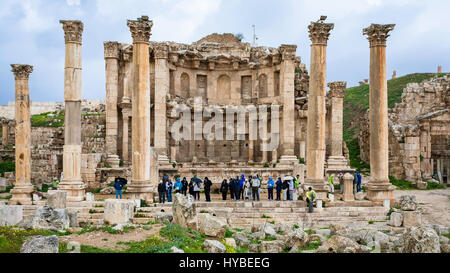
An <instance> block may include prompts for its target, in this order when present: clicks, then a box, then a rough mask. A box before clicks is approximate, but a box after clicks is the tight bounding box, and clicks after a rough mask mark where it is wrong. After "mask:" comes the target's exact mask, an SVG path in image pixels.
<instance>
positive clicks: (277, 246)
mask: <svg viewBox="0 0 450 273" xmlns="http://www.w3.org/2000/svg"><path fill="white" fill-rule="evenodd" d="M284 248H285V244H284V242H282V241H279V240H275V241H262V242H261V252H262V253H280V252H281V251H283V250H284Z"/></svg>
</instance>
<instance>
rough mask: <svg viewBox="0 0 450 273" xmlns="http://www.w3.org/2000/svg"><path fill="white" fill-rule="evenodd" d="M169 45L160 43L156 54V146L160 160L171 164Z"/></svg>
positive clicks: (155, 50)
mask: <svg viewBox="0 0 450 273" xmlns="http://www.w3.org/2000/svg"><path fill="white" fill-rule="evenodd" d="M168 50H169V49H168V46H167V45H158V46H156V47H155V49H154V55H155V148H156V151H157V152H158V162H160V163H162V164H170V163H169V158H168V156H167V152H168V151H167V137H166V136H167V134H166V132H167V126H166V122H167V121H166V118H167V117H166V98H167V94H168V93H169V82H170V70H169V66H168V62H167V59H168Z"/></svg>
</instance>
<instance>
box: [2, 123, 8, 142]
mask: <svg viewBox="0 0 450 273" xmlns="http://www.w3.org/2000/svg"><path fill="white" fill-rule="evenodd" d="M8 141H9V125H8V122H6V121H4V122H3V123H2V144H3V147H5V146H6V145H8Z"/></svg>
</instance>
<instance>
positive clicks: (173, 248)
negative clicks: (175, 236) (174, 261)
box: [170, 246, 184, 253]
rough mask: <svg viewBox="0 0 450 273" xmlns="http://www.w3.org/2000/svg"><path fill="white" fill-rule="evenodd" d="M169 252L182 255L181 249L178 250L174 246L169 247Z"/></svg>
mask: <svg viewBox="0 0 450 273" xmlns="http://www.w3.org/2000/svg"><path fill="white" fill-rule="evenodd" d="M170 250H171V251H172V253H184V251H183V250H182V249H179V248H177V247H176V246H173V247H171V248H170Z"/></svg>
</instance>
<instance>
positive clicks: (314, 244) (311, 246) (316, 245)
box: [298, 240, 320, 253]
mask: <svg viewBox="0 0 450 273" xmlns="http://www.w3.org/2000/svg"><path fill="white" fill-rule="evenodd" d="M319 246H320V240H317V241H313V242H310V243H309V244H308V245H307V246H305V247H303V248H300V249H299V250H298V253H302V252H303V251H305V250H315V249H318V248H319Z"/></svg>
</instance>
